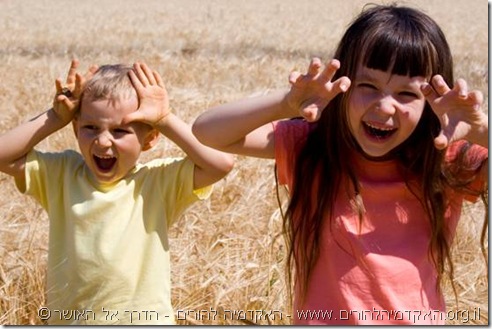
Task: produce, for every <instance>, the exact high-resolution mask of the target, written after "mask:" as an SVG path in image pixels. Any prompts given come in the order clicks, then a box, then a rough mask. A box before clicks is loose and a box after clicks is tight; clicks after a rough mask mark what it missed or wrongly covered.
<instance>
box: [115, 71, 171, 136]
mask: <svg viewBox="0 0 492 329" xmlns="http://www.w3.org/2000/svg"><path fill="white" fill-rule="evenodd" d="M129 75H130V79H131V81H132V83H133V86H134V87H135V90H136V92H137V96H138V102H139V106H138V110H137V111H135V112H133V113H130V114H129V115H127V116H126V117H125V118H124V120H123V121H124V123H129V122H132V121H140V122H143V123H146V124H148V125H150V126H152V127H156V126H157V125H159V124H162V123H163V122H164V121H165V119H166V117H167V116H168V114H169V113H171V110H170V108H169V97H168V94H167V90H166V88H165V86H164V82H163V81H162V78H161V76H160V75H159V73H157V72H156V71H152V70H151V69H150V68H149V67H148V66H147V65H146V64H145V63H135V64H133V70H131V71H130V72H129Z"/></svg>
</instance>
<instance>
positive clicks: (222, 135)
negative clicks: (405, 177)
mask: <svg viewBox="0 0 492 329" xmlns="http://www.w3.org/2000/svg"><path fill="white" fill-rule="evenodd" d="M286 95H287V92H275V93H272V94H269V95H266V96H262V97H255V98H247V99H243V100H240V101H236V102H232V103H228V104H224V105H220V106H217V107H215V108H212V109H210V110H208V111H206V112H204V113H203V114H201V115H200V116H199V117H198V118H197V119H196V121H195V123H194V124H193V133H194V134H195V136H196V137H197V138H198V140H200V142H202V143H203V144H205V145H208V146H211V147H213V148H216V149H219V150H221V151H225V152H229V153H235V154H242V155H247V156H254V157H259V158H274V155H275V153H274V145H273V126H272V124H271V122H273V121H276V120H280V119H284V118H289V117H294V116H296V115H297V116H298V115H299V113H298V112H297V111H293V110H291V108H290V107H289V105H288V104H287V100H286Z"/></svg>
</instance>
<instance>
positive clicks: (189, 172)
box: [151, 158, 213, 226]
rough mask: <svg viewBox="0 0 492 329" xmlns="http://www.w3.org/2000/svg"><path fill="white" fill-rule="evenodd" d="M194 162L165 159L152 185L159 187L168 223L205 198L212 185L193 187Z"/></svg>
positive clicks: (209, 192)
mask: <svg viewBox="0 0 492 329" xmlns="http://www.w3.org/2000/svg"><path fill="white" fill-rule="evenodd" d="M194 169H195V164H194V163H193V162H192V161H191V160H190V159H189V158H182V159H180V158H173V159H172V158H170V159H166V160H165V164H164V168H163V169H162V171H161V172H160V174H159V175H158V177H153V178H152V177H151V179H155V181H154V185H155V184H156V186H157V188H159V189H161V193H162V197H163V200H162V202H164V204H165V205H166V207H165V209H166V212H167V218H168V225H169V226H170V225H171V224H173V223H174V222H175V221H176V220H177V219H178V218H179V217H180V216H181V214H182V213H183V212H184V210H185V209H186V208H188V207H189V206H190V205H191V204H193V203H194V202H196V201H198V200H205V199H207V198H208V197H209V196H210V194H211V193H212V190H213V185H210V186H207V187H203V188H200V189H193V178H194Z"/></svg>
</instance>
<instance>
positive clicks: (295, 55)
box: [0, 0, 489, 325]
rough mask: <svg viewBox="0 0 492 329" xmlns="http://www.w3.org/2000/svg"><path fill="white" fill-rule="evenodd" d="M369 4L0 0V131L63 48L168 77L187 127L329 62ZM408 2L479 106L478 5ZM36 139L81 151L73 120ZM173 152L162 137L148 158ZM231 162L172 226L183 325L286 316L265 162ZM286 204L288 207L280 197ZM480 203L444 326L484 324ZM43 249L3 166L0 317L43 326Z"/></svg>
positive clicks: (41, 225) (483, 41) (34, 220)
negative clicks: (424, 16)
mask: <svg viewBox="0 0 492 329" xmlns="http://www.w3.org/2000/svg"><path fill="white" fill-rule="evenodd" d="M373 2H379V1H373ZM365 3H366V1H360V0H330V1H325V0H306V1H296V0H268V1H265V0H247V1H245V0H242V1H239V0H210V1H200V0H179V1H178V0H167V1H165V0H160V1H159V0H140V1H132V0H119V1H108V0H98V1H94V0H88V1H77V2H74V1H68V0H58V1H54V0H23V1H16V0H0V133H3V132H5V131H6V130H7V129H9V128H12V127H14V126H15V125H17V124H19V123H20V122H23V121H25V120H28V119H29V118H31V117H33V116H34V115H36V114H38V113H40V112H41V111H44V110H46V109H48V108H49V107H50V103H51V99H52V97H53V93H54V80H55V78H57V77H64V76H65V74H66V71H67V69H68V66H69V62H70V59H71V58H72V57H77V58H79V59H80V61H81V66H82V69H83V70H85V69H86V68H87V67H88V66H89V65H90V64H92V63H95V64H106V63H130V64H131V63H133V62H135V61H145V62H147V63H148V64H149V65H150V66H151V67H152V68H154V69H156V70H157V71H159V72H160V74H161V75H162V76H163V77H164V81H165V83H166V86H167V88H168V91H169V93H170V97H171V105H172V107H173V111H174V112H175V113H176V114H177V115H179V116H180V117H182V118H183V119H184V120H185V121H187V122H189V123H190V124H191V123H192V122H193V120H194V119H195V118H196V117H197V116H198V115H199V114H200V113H201V112H203V111H205V110H206V109H207V108H209V107H211V106H214V105H217V104H220V103H223V102H227V101H232V100H235V99H239V98H243V97H247V96H250V95H255V94H261V93H266V92H268V91H270V90H273V89H277V88H283V87H287V85H288V83H287V77H288V74H289V72H291V71H292V70H305V68H306V67H307V65H308V63H309V60H310V58H312V57H313V56H319V57H321V58H322V59H323V60H325V61H326V60H328V59H330V58H331V53H332V51H333V49H334V47H335V46H336V43H337V42H338V40H339V38H340V36H341V34H342V32H343V31H344V29H345V28H346V26H347V24H348V23H349V22H350V20H351V19H352V18H353V17H354V16H355V15H356V14H357V13H359V11H360V10H361V8H362V7H363V5H364V4H365ZM406 4H408V5H411V6H414V7H417V8H420V9H422V10H424V11H425V12H427V13H428V14H430V15H431V16H432V17H433V18H434V19H435V20H436V21H437V22H438V23H439V24H440V25H441V27H442V28H443V30H444V32H445V34H446V36H447V38H448V41H449V43H450V45H451V48H452V52H453V55H454V60H455V76H456V78H458V77H463V78H465V79H466V80H467V81H468V82H469V84H470V86H471V88H473V89H478V90H480V91H482V92H483V93H484V95H485V104H488V77H489V71H488V6H487V5H486V3H485V1H481V0H468V1H458V0H452V1H449V0H439V1H437V0H422V1H420V0H418V1H408V2H406ZM484 111H487V109H486V106H484ZM0 147H2V146H1V145H0ZM38 147H39V148H40V149H43V150H62V149H66V148H74V149H76V148H77V146H76V143H75V139H74V137H73V134H72V131H71V128H70V127H66V128H64V129H63V130H61V131H59V132H58V133H56V134H54V135H52V136H50V137H49V138H47V139H46V140H45V141H43V142H42V143H41V144H40V145H39V146H38ZM179 154H181V151H180V150H179V149H177V147H176V146H175V145H174V144H173V143H171V142H170V141H168V140H165V139H164V138H161V140H160V143H159V145H158V147H156V148H154V149H153V150H152V151H149V152H148V153H145V155H144V159H143V160H146V159H150V158H154V157H159V156H164V155H179ZM236 161H237V165H236V167H235V169H234V170H233V171H232V172H231V173H230V174H229V175H228V176H227V177H226V178H225V179H224V180H223V181H221V182H219V183H218V184H217V185H216V188H215V192H214V193H213V195H212V197H211V199H210V200H208V201H206V202H203V203H200V204H196V205H194V206H193V207H192V208H191V209H190V210H189V211H187V212H186V214H185V215H184V216H183V218H182V219H181V220H180V221H179V223H178V224H177V225H175V226H174V228H173V229H172V232H171V253H172V262H173V263H172V282H173V295H172V300H173V305H174V307H175V309H176V310H177V316H178V322H179V323H180V324H248V323H258V324H288V323H290V321H291V318H289V317H288V315H290V311H289V307H288V301H287V295H286V290H285V285H284V284H285V282H284V277H283V273H284V272H283V258H284V256H285V246H284V245H283V239H282V237H281V235H280V231H281V216H280V213H279V210H278V205H277V200H276V196H275V179H274V175H273V165H274V164H273V161H267V160H258V159H248V158H245V157H237V158H236ZM281 200H282V202H283V203H284V206H285V202H286V200H287V198H286V195H285V193H281ZM483 212H484V209H483V206H482V205H481V204H480V203H479V204H476V205H467V206H466V207H465V209H464V215H463V217H462V220H461V223H460V226H459V234H458V236H457V238H456V239H455V244H454V251H455V257H454V262H455V279H456V287H457V289H458V297H459V305H456V303H455V301H454V296H453V294H452V290H451V288H450V285H449V283H447V284H446V286H445V292H446V299H447V304H448V309H449V310H457V311H459V312H461V313H460V314H461V315H460V316H455V318H454V319H450V320H448V322H447V323H448V324H487V323H488V281H487V268H486V265H485V262H484V259H483V257H482V255H481V252H480V244H479V235H480V230H481V227H482V223H483ZM47 245H48V222H47V217H46V214H45V213H44V211H43V210H42V209H41V208H40V207H39V206H38V205H37V204H36V203H35V202H34V201H33V200H32V199H30V198H28V197H24V196H22V195H21V194H19V193H18V191H17V190H16V188H15V185H14V183H13V180H12V179H11V178H9V177H7V176H6V175H4V174H0V325H15V324H22V325H24V324H43V321H41V320H40V319H39V317H38V313H37V312H38V309H39V307H41V306H43V305H44V303H45V291H44V289H45V273H46V259H47ZM233 311H234V312H233ZM214 312H217V313H214ZM262 312H263V313H262ZM280 312H281V313H280ZM466 312H468V313H466ZM259 314H270V315H271V316H269V317H268V319H266V317H265V316H259ZM466 314H468V315H469V316H468V319H467V320H466V319H465V315H466ZM213 315H215V316H213ZM255 315H256V316H255ZM273 315H276V316H273ZM242 318H247V320H246V321H245V320H244V319H242Z"/></svg>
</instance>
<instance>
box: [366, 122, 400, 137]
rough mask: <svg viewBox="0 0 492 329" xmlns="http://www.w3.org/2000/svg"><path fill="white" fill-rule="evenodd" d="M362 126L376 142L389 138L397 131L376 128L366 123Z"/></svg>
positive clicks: (394, 129)
mask: <svg viewBox="0 0 492 329" xmlns="http://www.w3.org/2000/svg"><path fill="white" fill-rule="evenodd" d="M362 124H363V127H364V130H365V131H366V133H367V134H368V135H369V136H371V137H373V138H375V139H378V140H385V139H388V138H390V137H391V136H392V135H393V134H394V133H395V132H396V130H397V128H382V127H376V126H373V125H371V124H370V123H367V122H363V123H362Z"/></svg>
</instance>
